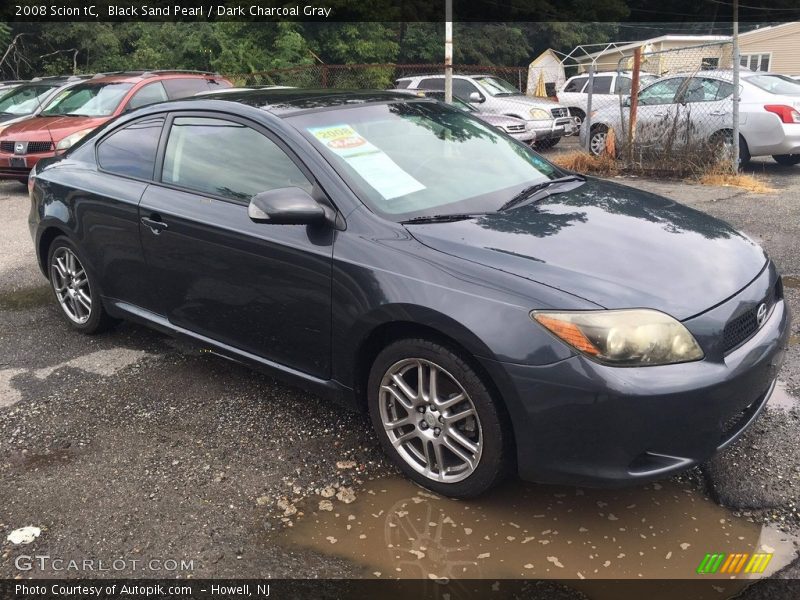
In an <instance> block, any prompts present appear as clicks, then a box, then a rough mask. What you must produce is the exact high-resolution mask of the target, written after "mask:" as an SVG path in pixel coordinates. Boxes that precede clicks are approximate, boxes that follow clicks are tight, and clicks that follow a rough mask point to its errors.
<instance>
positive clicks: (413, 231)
mask: <svg viewBox="0 0 800 600" xmlns="http://www.w3.org/2000/svg"><path fill="white" fill-rule="evenodd" d="M31 190H32V193H31V198H32V210H31V215H30V226H31V231H32V233H33V236H34V239H35V243H36V250H37V252H38V257H39V262H40V264H41V268H42V270H43V271H44V273H45V274H46V275H47V277H48V278H49V279H50V282H51V284H52V287H53V291H54V293H55V297H56V299H57V300H58V303H59V305H60V307H61V310H62V311H63V313H64V315H65V316H66V318H67V319H68V320H69V322H70V323H71V324H72V325H73V326H74V327H75V328H76V329H78V330H80V331H84V332H87V333H93V332H96V331H99V330H100V329H102V328H104V327H106V326H107V325H108V324H109V323H110V322H112V320H113V319H118V318H124V319H132V320H136V321H139V322H143V323H147V324H149V325H152V326H154V327H156V328H158V329H161V330H163V331H167V332H170V333H173V334H178V335H183V336H188V337H190V338H193V339H195V340H197V341H198V342H200V343H202V344H205V345H208V346H211V347H213V348H214V349H215V350H216V351H217V352H219V353H221V354H224V355H227V356H229V357H232V358H234V359H236V360H240V361H245V362H248V363H250V364H252V365H256V366H261V367H266V368H268V369H270V370H271V371H272V372H274V373H278V374H282V375H284V376H286V377H287V378H289V379H291V380H293V381H296V382H302V383H304V384H305V385H307V386H309V387H311V388H313V389H314V390H316V391H317V392H319V393H327V394H329V395H332V396H335V397H339V398H343V399H349V400H351V401H352V402H353V403H354V404H355V405H356V406H357V407H359V408H361V409H362V410H365V411H368V412H369V414H370V417H371V418H372V422H373V424H374V426H375V429H376V431H377V433H378V437H379V438H380V440H381V442H382V444H383V447H384V448H385V450H386V452H387V453H388V454H389V455H390V456H391V457H392V458H393V459H394V461H395V462H396V463H397V464H398V465H399V467H400V468H401V469H402V470H403V471H404V472H405V473H406V474H407V475H408V476H409V477H411V478H412V479H414V480H415V481H417V482H419V483H421V484H422V485H425V486H427V487H429V488H431V489H433V490H435V491H437V492H441V493H443V494H448V495H452V496H472V495H475V494H478V493H480V492H483V491H484V490H486V489H488V488H489V487H491V486H492V485H493V484H495V483H497V482H498V481H499V480H500V478H501V477H502V476H503V475H504V474H506V473H508V471H509V470H511V469H516V470H517V471H518V472H519V473H520V474H521V476H522V477H524V478H526V479H532V480H536V481H543V482H574V483H580V484H588V485H591V484H609V483H617V484H619V483H627V482H636V481H643V480H647V479H653V478H658V477H663V476H665V475H667V474H669V473H672V472H674V471H676V470H678V469H682V468H685V467H687V466H690V465H693V464H695V463H697V462H698V461H703V460H705V459H707V458H708V457H709V456H711V455H712V454H713V453H714V452H715V451H716V450H718V449H720V448H722V447H724V446H725V445H726V444H729V443H730V442H731V441H732V440H734V439H735V438H736V437H737V436H738V435H739V434H740V433H741V432H742V431H743V430H744V429H745V428H747V427H748V425H750V424H751V423H752V422H753V420H754V419H755V418H756V417H757V416H758V414H759V412H760V411H761V410H762V408H763V407H764V405H765V403H766V402H767V400H768V398H769V396H770V393H771V392H772V389H773V386H774V384H775V377H776V373H777V370H778V367H779V364H780V361H781V359H782V356H783V350H784V347H785V345H786V341H787V335H788V331H789V313H788V309H787V307H786V304H785V302H784V299H783V290H782V286H781V279H780V277H779V276H778V274H777V272H776V270H775V266H774V265H773V263H772V262H771V261H770V260H769V259H768V258H767V256H766V255H765V253H764V252H763V251H762V250H761V248H759V247H758V246H757V245H756V244H755V243H753V242H752V241H751V240H750V239H748V238H747V237H745V236H744V235H742V234H740V233H738V232H736V231H735V230H733V229H732V228H731V227H729V226H728V225H726V224H725V223H722V222H720V221H717V220H715V219H712V218H710V217H707V216H705V215H703V214H701V213H699V212H696V211H694V210H691V209H689V208H686V207H683V206H681V205H678V204H676V203H674V202H672V201H670V200H667V199H665V198H662V197H659V196H655V195H652V194H648V193H645V192H641V191H636V190H633V189H630V188H627V187H623V186H620V185H616V184H613V183H608V182H604V181H600V180H596V179H591V178H588V177H587V178H584V177H580V176H577V175H573V174H570V173H566V172H562V171H560V170H559V169H558V168H557V167H555V166H553V165H551V164H550V163H548V162H547V161H545V160H544V159H542V158H541V157H540V156H538V155H537V154H536V153H534V152H532V151H531V150H530V149H528V148H527V147H525V146H524V145H522V144H519V143H517V142H515V141H514V140H512V139H511V138H509V137H507V136H505V135H504V134H502V133H499V132H497V131H495V130H493V129H492V128H491V127H490V126H487V125H486V124H484V123H482V122H481V121H479V120H477V119H474V118H472V117H470V116H469V115H468V114H465V113H463V112H462V111H459V110H454V109H451V108H449V107H447V106H445V105H443V104H440V103H438V102H436V101H433V100H429V99H425V98H410V97H408V96H407V95H398V94H394V93H390V92H351V93H346V92H332V91H308V90H305V91H303V90H273V91H263V90H262V91H249V92H244V91H243V92H233V93H229V94H225V95H220V96H219V97H212V98H210V99H206V98H203V99H195V100H191V101H181V102H173V103H164V104H160V105H155V106H153V107H149V108H146V109H142V110H139V111H137V112H134V113H132V114H130V115H126V116H124V117H122V118H121V119H119V120H117V121H115V122H113V123H111V124H110V125H108V126H105V127H104V128H102V129H101V130H99V131H97V132H96V133H95V134H93V135H92V136H91V137H89V138H87V139H86V140H85V141H84V142H83V143H81V144H79V145H78V146H77V147H76V148H74V149H73V150H72V151H70V152H69V153H68V154H67V155H66V156H65V157H62V158H59V159H51V160H50V161H49V162H48V163H47V164H42V165H41V166H40V167H39V168H38V169H37V171H36V172H35V173H33V175H32V179H31ZM186 401H187V402H191V399H190V398H187V399H186Z"/></svg>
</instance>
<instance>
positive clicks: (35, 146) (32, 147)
mask: <svg viewBox="0 0 800 600" xmlns="http://www.w3.org/2000/svg"><path fill="white" fill-rule="evenodd" d="M52 149H53V143H52V142H28V154H34V153H36V152H50V150H52Z"/></svg>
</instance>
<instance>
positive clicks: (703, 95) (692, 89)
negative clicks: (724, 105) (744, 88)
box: [683, 77, 733, 103]
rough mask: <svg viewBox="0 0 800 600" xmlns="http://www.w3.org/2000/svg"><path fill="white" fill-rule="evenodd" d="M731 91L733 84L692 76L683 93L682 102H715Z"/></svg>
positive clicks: (728, 94) (725, 96)
mask: <svg viewBox="0 0 800 600" xmlns="http://www.w3.org/2000/svg"><path fill="white" fill-rule="evenodd" d="M732 93H733V84H730V83H728V82H726V81H720V80H719V79H710V78H708V77H692V78H691V79H690V80H689V82H688V84H687V85H686V91H685V92H684V93H683V102H686V103H689V102H717V101H719V100H724V99H725V98H727V97H728V96H730V95H731V94H732Z"/></svg>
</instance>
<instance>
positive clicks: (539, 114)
mask: <svg viewBox="0 0 800 600" xmlns="http://www.w3.org/2000/svg"><path fill="white" fill-rule="evenodd" d="M551 118H552V117H551V116H550V113H549V112H547V111H546V110H544V109H543V108H532V109H531V119H533V120H534V121H543V120H545V119H551Z"/></svg>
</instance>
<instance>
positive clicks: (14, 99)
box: [0, 75, 90, 131]
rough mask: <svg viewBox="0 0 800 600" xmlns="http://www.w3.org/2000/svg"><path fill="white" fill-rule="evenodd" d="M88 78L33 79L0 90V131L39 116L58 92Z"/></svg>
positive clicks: (79, 76) (72, 76)
mask: <svg viewBox="0 0 800 600" xmlns="http://www.w3.org/2000/svg"><path fill="white" fill-rule="evenodd" d="M89 77H90V76H89V75H67V76H64V77H35V78H33V79H31V80H30V81H28V82H25V83H22V84H19V85H15V86H13V87H12V88H10V89H9V90H0V94H2V95H0V131H2V130H3V129H4V128H5V127H8V126H9V125H12V124H13V123H18V122H20V121H23V120H24V119H27V118H28V117H31V116H34V115H37V114H39V113H40V112H41V111H42V110H43V109H44V108H45V107H46V106H47V103H48V102H49V101H50V100H51V99H52V98H53V97H54V96H55V95H56V94H58V92H60V91H61V90H63V89H65V88H67V87H69V86H70V85H72V84H74V83H78V82H79V81H83V80H85V79H88V78H89Z"/></svg>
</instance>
